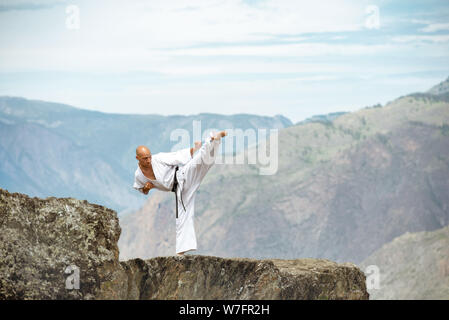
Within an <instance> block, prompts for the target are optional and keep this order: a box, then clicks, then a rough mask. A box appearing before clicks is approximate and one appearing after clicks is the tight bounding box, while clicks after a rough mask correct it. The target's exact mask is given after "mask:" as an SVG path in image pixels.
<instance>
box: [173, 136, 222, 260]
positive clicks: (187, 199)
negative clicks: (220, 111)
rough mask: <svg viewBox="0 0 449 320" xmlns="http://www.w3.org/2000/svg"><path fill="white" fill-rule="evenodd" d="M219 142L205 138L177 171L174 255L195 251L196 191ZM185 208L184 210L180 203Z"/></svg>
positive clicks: (215, 155) (214, 155) (208, 167)
mask: <svg viewBox="0 0 449 320" xmlns="http://www.w3.org/2000/svg"><path fill="white" fill-rule="evenodd" d="M220 142H221V139H220V140H212V141H211V138H210V137H209V138H207V139H206V141H205V142H204V143H203V145H202V146H201V148H200V149H199V150H197V152H196V153H195V154H194V155H193V158H192V159H190V161H189V162H187V163H186V164H185V165H184V166H182V167H180V168H179V170H178V171H177V178H178V182H179V185H180V186H181V188H178V218H177V219H176V253H180V252H186V251H190V250H196V249H197V244H196V235H195V227H194V224H193V217H194V212H195V197H196V191H197V190H198V187H199V186H200V184H201V181H202V180H203V178H204V177H205V176H206V173H207V172H208V171H209V169H210V168H211V167H212V165H213V164H214V162H215V159H216V157H217V154H218V152H219V149H218V146H219V145H220ZM181 193H182V201H183V203H184V206H185V210H184V208H183V206H182V203H181Z"/></svg>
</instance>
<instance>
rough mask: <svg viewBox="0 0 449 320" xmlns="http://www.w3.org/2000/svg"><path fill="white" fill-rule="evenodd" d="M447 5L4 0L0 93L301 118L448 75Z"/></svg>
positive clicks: (327, 0) (142, 109)
mask: <svg viewBox="0 0 449 320" xmlns="http://www.w3.org/2000/svg"><path fill="white" fill-rule="evenodd" d="M448 17H449V1H448V0H438V1H437V0H421V1H415V0H402V1H401V0H396V1H388V0H384V1H381V0H378V1H374V0H373V1H364V0H341V1H336V0H316V1H310V0H307V1H299V0H289V1H284V0H272V1H271V0H251V1H249V0H225V1H217V0H210V1H209V0H183V1H178V0H170V1H154V0H148V1H143V0H136V1H114V0H95V1H93V0H88V1H75V0H74V1H57V0H53V1H52V0H50V1H30V0H29V1H19V0H11V1H9V0H0V95H11V96H21V97H25V98H29V99H40V100H46V101H55V102H62V103H67V104H71V105H74V106H76V107H80V108H84V109H91V110H100V111H104V112H114V113H158V114H164V115H168V114H196V113H200V112H214V113H223V114H234V113H253V114H260V115H275V114H282V115H285V116H287V117H288V118H290V119H291V120H292V121H294V122H296V121H299V120H302V119H304V118H306V117H309V116H312V115H315V114H323V113H329V112H336V111H351V110H357V109H360V108H363V107H365V106H368V105H373V104H376V103H382V104H384V103H386V102H388V101H390V100H393V99H395V98H397V97H399V96H401V95H404V94H407V93H411V92H416V91H424V90H427V89H429V88H430V87H431V86H432V85H434V84H436V83H438V82H440V81H442V80H444V79H446V78H447V77H448V76H449V19H448Z"/></svg>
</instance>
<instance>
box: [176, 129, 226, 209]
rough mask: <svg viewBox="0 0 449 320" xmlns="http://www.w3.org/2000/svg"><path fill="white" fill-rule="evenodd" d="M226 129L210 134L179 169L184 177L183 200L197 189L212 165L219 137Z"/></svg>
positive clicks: (217, 148)
mask: <svg viewBox="0 0 449 320" xmlns="http://www.w3.org/2000/svg"><path fill="white" fill-rule="evenodd" d="M226 135H227V133H226V131H220V132H218V133H215V134H211V136H210V137H208V138H207V139H206V141H205V142H204V144H203V145H202V146H201V148H200V149H199V150H198V151H197V152H196V153H195V154H194V156H193V158H192V159H191V160H190V161H189V162H188V163H187V164H186V165H185V166H184V167H183V168H182V169H181V170H182V172H183V176H184V178H185V180H184V185H183V190H184V191H183V195H182V196H183V201H184V203H185V201H189V199H190V198H191V197H192V195H193V193H194V192H195V191H196V190H197V189H198V187H199V186H200V184H201V181H203V179H204V177H205V176H206V173H207V172H208V171H209V169H210V168H211V167H212V166H213V165H214V163H215V159H216V158H217V155H218V152H219V146H220V143H221V138H222V137H224V136H226Z"/></svg>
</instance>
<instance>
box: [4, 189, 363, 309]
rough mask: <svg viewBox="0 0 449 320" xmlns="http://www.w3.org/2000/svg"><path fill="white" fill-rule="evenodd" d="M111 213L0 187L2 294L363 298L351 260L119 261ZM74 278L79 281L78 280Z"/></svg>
mask: <svg viewBox="0 0 449 320" xmlns="http://www.w3.org/2000/svg"><path fill="white" fill-rule="evenodd" d="M120 231H121V230H120V226H119V221H118V218H117V214H116V212H115V211H113V210H110V209H108V208H105V207H103V206H100V205H96V204H92V203H89V202H87V201H81V200H77V199H73V198H54V197H49V198H46V199H39V198H30V197H28V196H26V195H24V194H19V193H9V192H8V191H5V190H3V189H0V299H243V300H245V299H368V293H367V291H366V285H365V275H364V274H363V272H362V271H360V269H358V268H357V267H356V266H355V265H354V264H351V263H342V264H338V263H335V262H332V261H329V260H324V259H296V260H279V259H266V260H256V259H244V258H226V259H225V258H219V257H211V256H200V255H186V256H181V257H178V256H168V257H156V258H152V259H148V260H145V261H144V260H141V259H133V260H129V261H123V262H119V251H118V247H117V242H118V239H119V237H120ZM78 284H79V286H78Z"/></svg>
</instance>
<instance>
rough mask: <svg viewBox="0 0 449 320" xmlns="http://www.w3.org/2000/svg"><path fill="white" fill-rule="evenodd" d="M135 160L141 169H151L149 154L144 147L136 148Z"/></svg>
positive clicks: (148, 150)
mask: <svg viewBox="0 0 449 320" xmlns="http://www.w3.org/2000/svg"><path fill="white" fill-rule="evenodd" d="M136 159H137V161H139V164H140V166H141V167H144V168H149V167H151V152H150V149H148V148H147V147H145V146H138V147H137V148H136Z"/></svg>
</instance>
